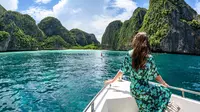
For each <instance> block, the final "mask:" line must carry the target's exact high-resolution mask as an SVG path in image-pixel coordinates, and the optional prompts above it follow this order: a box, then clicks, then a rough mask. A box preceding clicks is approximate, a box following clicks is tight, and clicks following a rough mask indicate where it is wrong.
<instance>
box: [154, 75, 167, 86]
mask: <svg viewBox="0 0 200 112" xmlns="http://www.w3.org/2000/svg"><path fill="white" fill-rule="evenodd" d="M155 80H156V81H157V82H159V83H160V84H162V85H163V86H165V87H169V85H168V84H167V83H166V82H165V81H164V80H163V79H162V77H161V75H158V76H157V77H156V78H155Z"/></svg>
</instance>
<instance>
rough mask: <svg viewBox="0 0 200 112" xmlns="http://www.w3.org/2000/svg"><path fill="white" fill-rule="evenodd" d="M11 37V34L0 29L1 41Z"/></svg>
mask: <svg viewBox="0 0 200 112" xmlns="http://www.w3.org/2000/svg"><path fill="white" fill-rule="evenodd" d="M9 37H10V34H9V33H8V32H5V31H0V42H2V41H4V40H6V39H8V38H9Z"/></svg>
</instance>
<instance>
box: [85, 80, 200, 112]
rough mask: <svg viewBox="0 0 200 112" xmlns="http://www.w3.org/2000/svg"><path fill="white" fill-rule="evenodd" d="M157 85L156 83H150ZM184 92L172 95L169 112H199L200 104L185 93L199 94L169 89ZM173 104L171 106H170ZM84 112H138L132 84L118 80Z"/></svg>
mask: <svg viewBox="0 0 200 112" xmlns="http://www.w3.org/2000/svg"><path fill="white" fill-rule="evenodd" d="M150 83H151V84H153V85H155V84H156V83H153V82H150ZM169 88H170V89H176V90H180V91H182V95H183V96H182V97H181V96H178V95H175V94H172V96H171V99H170V102H171V103H172V104H171V103H169V105H168V106H170V107H169V108H168V111H169V112H199V110H200V102H199V101H195V100H192V99H189V98H185V96H184V93H185V92H188V93H192V94H196V95H200V93H199V92H194V91H190V90H185V89H181V88H176V87H172V86H170V87H169ZM170 104H171V105H170ZM83 112H138V107H137V104H136V101H135V98H134V97H132V96H131V93H130V82H129V81H125V80H121V81H120V80H118V81H116V82H114V83H112V84H109V85H106V86H104V87H103V88H102V89H101V90H100V91H99V93H97V95H96V96H95V97H94V98H93V99H92V101H91V102H90V103H89V104H88V105H87V107H86V108H85V109H84V111H83Z"/></svg>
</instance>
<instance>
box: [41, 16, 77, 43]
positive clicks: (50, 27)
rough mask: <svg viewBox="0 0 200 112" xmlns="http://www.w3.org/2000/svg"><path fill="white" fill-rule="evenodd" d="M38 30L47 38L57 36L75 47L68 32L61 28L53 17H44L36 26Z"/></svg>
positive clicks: (59, 23)
mask: <svg viewBox="0 0 200 112" xmlns="http://www.w3.org/2000/svg"><path fill="white" fill-rule="evenodd" d="M38 26H39V28H40V29H41V30H42V31H43V32H44V33H45V34H46V36H47V37H50V36H53V35H59V36H60V37H62V38H63V39H64V40H65V41H66V42H67V43H69V44H70V45H76V42H75V39H74V38H73V37H71V35H70V33H69V31H68V30H67V29H66V28H65V27H64V26H62V24H61V22H60V21H59V20H58V19H56V18H54V17H46V18H44V19H43V20H41V22H40V23H39V24H38Z"/></svg>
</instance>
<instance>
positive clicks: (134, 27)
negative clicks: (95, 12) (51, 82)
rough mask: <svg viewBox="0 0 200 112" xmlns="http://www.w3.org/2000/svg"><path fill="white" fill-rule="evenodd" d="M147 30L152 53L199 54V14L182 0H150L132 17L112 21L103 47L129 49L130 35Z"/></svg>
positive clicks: (107, 29) (104, 36)
mask: <svg viewBox="0 0 200 112" xmlns="http://www.w3.org/2000/svg"><path fill="white" fill-rule="evenodd" d="M141 31H144V32H147V34H148V35H149V40H150V44H151V48H152V51H154V52H167V53H183V54H196V55H200V15H198V14H197V12H196V11H195V10H194V9H192V8H191V7H190V6H189V5H188V4H187V3H186V2H185V1H184V0H150V3H149V9H148V10H147V9H145V8H137V9H136V10H135V11H134V12H133V15H132V17H131V18H130V19H129V20H127V21H125V22H123V23H122V22H121V21H119V20H116V21H113V22H111V23H110V24H109V25H108V26H107V28H106V30H105V32H104V34H103V37H102V42H101V45H102V48H103V49H110V50H129V49H131V48H132V47H131V41H132V36H133V35H135V34H136V33H137V32H141Z"/></svg>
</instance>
